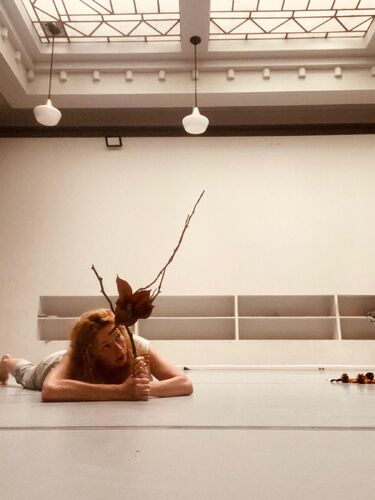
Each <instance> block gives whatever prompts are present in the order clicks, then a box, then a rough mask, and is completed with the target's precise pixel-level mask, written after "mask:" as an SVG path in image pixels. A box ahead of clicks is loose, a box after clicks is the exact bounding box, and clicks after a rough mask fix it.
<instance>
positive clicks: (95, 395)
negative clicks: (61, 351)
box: [42, 379, 126, 402]
mask: <svg viewBox="0 0 375 500" xmlns="http://www.w3.org/2000/svg"><path fill="white" fill-rule="evenodd" d="M120 387H121V386H119V385H115V384H88V383H86V382H80V381H78V380H69V379H66V380H59V382H57V383H55V384H44V386H43V388H42V401H43V402H59V401H118V400H125V399H126V394H124V391H121V390H120Z"/></svg>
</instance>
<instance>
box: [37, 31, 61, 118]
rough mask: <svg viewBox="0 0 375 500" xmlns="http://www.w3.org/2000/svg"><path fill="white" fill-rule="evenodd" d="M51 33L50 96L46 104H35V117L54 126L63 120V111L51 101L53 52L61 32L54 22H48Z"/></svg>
mask: <svg viewBox="0 0 375 500" xmlns="http://www.w3.org/2000/svg"><path fill="white" fill-rule="evenodd" d="M46 27H47V28H48V31H49V33H50V34H51V35H52V51H51V60H50V68H49V85H48V98H47V102H46V103H45V104H40V105H39V106H35V108H34V115H35V119H36V121H37V122H38V123H40V124H41V125H45V126H46V127H54V126H55V125H57V124H58V123H59V121H60V120H61V116H62V115H61V112H60V111H59V110H58V109H57V108H55V107H54V106H53V104H52V101H51V84H52V69H53V54H54V48H55V36H56V35H59V34H60V29H59V28H58V27H57V26H56V25H55V24H53V23H46Z"/></svg>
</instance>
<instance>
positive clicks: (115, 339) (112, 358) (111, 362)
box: [93, 323, 128, 368]
mask: <svg viewBox="0 0 375 500" xmlns="http://www.w3.org/2000/svg"><path fill="white" fill-rule="evenodd" d="M93 353H94V355H95V356H96V358H97V359H98V360H99V361H100V362H101V363H103V364H104V365H105V366H107V367H108V368H119V367H121V366H124V365H126V362H127V360H128V353H127V346H126V342H125V338H124V336H123V334H122V333H121V331H120V330H119V329H118V328H115V326H114V324H113V323H109V324H108V325H106V326H105V327H103V328H102V329H101V330H99V332H98V333H97V334H96V339H95V344H94V349H93Z"/></svg>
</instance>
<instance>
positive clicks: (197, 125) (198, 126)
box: [182, 107, 209, 135]
mask: <svg viewBox="0 0 375 500" xmlns="http://www.w3.org/2000/svg"><path fill="white" fill-rule="evenodd" d="M208 124H209V121H208V118H206V117H205V116H203V115H201V114H200V113H199V109H198V108H197V107H194V108H193V112H192V114H191V115H187V116H185V118H184V119H183V120H182V125H183V127H184V129H185V131H186V132H187V133H188V134H195V135H198V134H203V133H204V132H206V130H207V127H208Z"/></svg>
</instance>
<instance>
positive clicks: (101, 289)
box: [91, 264, 116, 314]
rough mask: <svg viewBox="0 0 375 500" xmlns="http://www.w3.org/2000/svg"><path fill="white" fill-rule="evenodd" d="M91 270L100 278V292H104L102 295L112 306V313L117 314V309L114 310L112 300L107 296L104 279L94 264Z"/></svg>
mask: <svg viewBox="0 0 375 500" xmlns="http://www.w3.org/2000/svg"><path fill="white" fill-rule="evenodd" d="M91 269H92V270H93V271H94V273H95V275H96V277H97V278H98V280H99V283H100V291H101V292H102V294H103V295H104V297H105V298H106V299H107V301H108V303H109V305H110V307H111V311H112V312H113V314H116V313H115V309H114V307H113V304H112V301H111V299H110V298H109V297H108V295H107V294H106V293H105V291H104V288H103V278H101V277H100V276H99V274H98V273H97V271H96V269H95V267H94V264H93V265H92V266H91Z"/></svg>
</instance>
